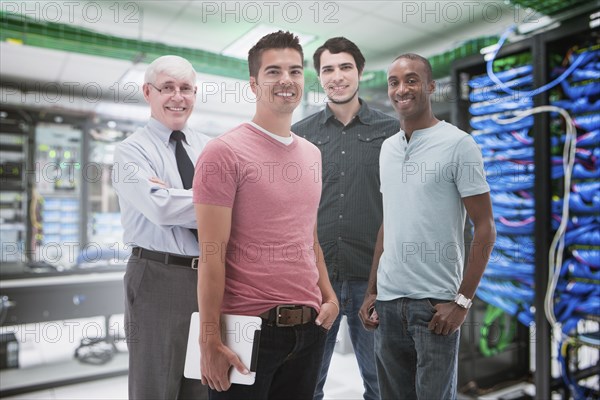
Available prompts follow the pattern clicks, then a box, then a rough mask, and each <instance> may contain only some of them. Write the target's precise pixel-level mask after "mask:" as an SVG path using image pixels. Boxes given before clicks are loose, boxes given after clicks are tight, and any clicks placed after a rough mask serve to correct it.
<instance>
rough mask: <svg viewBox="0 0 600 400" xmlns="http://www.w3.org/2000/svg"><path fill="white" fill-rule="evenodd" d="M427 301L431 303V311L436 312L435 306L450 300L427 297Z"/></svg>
mask: <svg viewBox="0 0 600 400" xmlns="http://www.w3.org/2000/svg"><path fill="white" fill-rule="evenodd" d="M425 301H426V302H427V304H428V305H429V307H431V312H432V313H434V314H435V312H436V309H435V306H436V305H438V304H441V303H447V302H448V300H438V299H431V298H428V299H425Z"/></svg>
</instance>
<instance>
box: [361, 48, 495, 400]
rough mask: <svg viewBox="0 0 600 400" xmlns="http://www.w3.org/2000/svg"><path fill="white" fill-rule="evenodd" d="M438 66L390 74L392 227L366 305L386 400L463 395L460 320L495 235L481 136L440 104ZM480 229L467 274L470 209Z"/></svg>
mask: <svg viewBox="0 0 600 400" xmlns="http://www.w3.org/2000/svg"><path fill="white" fill-rule="evenodd" d="M434 91H435V81H433V80H432V72H431V65H430V64H429V62H428V61H427V59H425V58H423V57H421V56H419V55H416V54H403V55H401V56H399V57H398V58H396V60H394V62H393V63H392V65H391V66H390V68H389V70H388V96H389V98H390V100H391V102H392V105H393V106H394V108H395V109H396V111H397V112H398V115H399V117H400V128H401V129H400V132H399V133H398V134H396V135H394V136H392V137H391V138H389V139H387V140H386V141H385V142H384V143H383V145H382V148H381V155H380V159H379V162H380V175H381V193H382V196H383V225H382V227H381V229H380V232H379V235H378V239H377V245H376V249H375V255H374V259H373V267H372V270H371V276H370V278H369V287H368V289H367V294H366V295H365V300H364V302H363V305H362V307H361V309H360V312H359V314H360V318H361V320H362V321H363V325H364V326H365V328H367V329H375V354H376V364H377V375H378V380H379V386H380V391H381V398H385V399H387V398H390V399H391V398H402V399H416V398H427V399H430V398H431V399H455V398H456V381H457V379H456V375H457V365H458V344H459V335H460V326H461V325H462V324H463V322H464V321H465V319H466V316H467V313H468V309H469V307H470V306H471V299H472V298H473V296H474V294H475V291H476V289H477V286H478V285H479V281H480V279H481V276H482V275H483V271H484V270H485V266H486V265H487V262H488V259H489V255H490V253H491V250H492V247H493V245H494V241H495V238H496V231H495V227H494V219H493V215H492V205H491V201H490V196H489V191H490V189H489V186H488V184H487V182H486V180H485V175H484V172H483V159H482V156H481V152H480V150H479V149H478V147H477V145H476V144H475V142H474V141H473V139H472V138H471V137H470V136H469V135H468V134H467V133H465V132H463V131H461V130H459V129H458V128H456V127H455V126H453V125H451V124H449V123H447V122H444V121H439V120H438V119H437V118H436V117H435V116H434V115H433V112H432V110H431V100H430V95H431V94H432V93H433V92H434ZM467 214H468V216H469V218H470V219H471V220H472V222H473V225H474V228H475V230H474V237H473V243H472V246H471V249H470V253H469V255H468V262H467V266H466V269H465V274H464V277H463V265H464V258H465V251H464V240H463V231H464V226H465V220H466V215H467Z"/></svg>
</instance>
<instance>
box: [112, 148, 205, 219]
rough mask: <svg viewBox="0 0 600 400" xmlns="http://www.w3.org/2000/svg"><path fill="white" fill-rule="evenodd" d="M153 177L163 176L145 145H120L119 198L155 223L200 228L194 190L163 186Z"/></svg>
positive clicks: (116, 171) (116, 170) (116, 177)
mask: <svg viewBox="0 0 600 400" xmlns="http://www.w3.org/2000/svg"><path fill="white" fill-rule="evenodd" d="M151 177H158V178H161V176H160V174H159V173H158V172H157V171H156V168H155V166H154V165H153V162H152V160H150V159H149V157H148V155H147V154H146V152H144V151H143V150H142V149H141V147H139V146H137V145H133V144H129V143H121V144H120V145H119V146H117V148H116V150H115V158H114V164H113V171H112V184H113V188H114V189H115V191H116V193H117V195H118V196H119V198H120V199H121V200H122V201H124V202H125V203H126V204H127V205H128V206H130V207H132V208H134V209H136V210H137V211H138V212H140V213H141V214H142V215H143V216H144V217H146V218H147V219H148V220H149V221H151V222H152V223H153V224H155V225H161V226H181V227H185V228H196V215H195V212H194V205H193V203H192V191H191V190H185V189H172V188H170V189H165V188H162V187H160V186H158V185H156V184H154V183H152V182H150V178H151Z"/></svg>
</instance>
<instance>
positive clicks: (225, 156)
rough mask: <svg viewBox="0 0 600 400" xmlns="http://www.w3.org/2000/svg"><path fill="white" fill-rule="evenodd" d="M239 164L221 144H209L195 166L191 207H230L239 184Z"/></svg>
mask: <svg viewBox="0 0 600 400" xmlns="http://www.w3.org/2000/svg"><path fill="white" fill-rule="evenodd" d="M239 167H240V166H239V162H237V157H236V155H235V153H234V152H233V150H232V149H231V148H230V147H229V146H228V145H227V144H226V143H225V142H223V141H222V140H220V139H218V138H217V139H214V140H211V141H210V142H209V143H208V144H207V145H206V147H205V148H204V151H203V152H202V154H200V157H199V158H198V162H197V163H196V171H195V173H194V183H193V186H192V190H193V192H194V197H193V202H194V204H208V205H215V206H223V207H229V208H232V207H233V203H234V202H235V195H236V192H237V189H238V182H239V179H238V178H239Z"/></svg>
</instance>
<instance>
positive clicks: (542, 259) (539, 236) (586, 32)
mask: <svg viewBox="0 0 600 400" xmlns="http://www.w3.org/2000/svg"><path fill="white" fill-rule="evenodd" d="M582 38H585V39H588V40H590V39H592V38H595V39H594V40H596V43H598V32H597V31H594V30H593V29H592V27H590V15H588V14H586V15H581V16H578V17H576V18H573V19H571V20H569V21H565V22H563V23H562V24H561V26H560V27H559V28H558V29H554V30H550V31H547V32H544V33H541V34H538V35H535V36H533V37H531V38H528V39H526V40H522V41H519V42H516V43H513V44H511V45H506V46H504V47H503V48H502V49H501V50H500V52H499V53H498V55H497V58H496V59H502V58H504V57H510V56H514V55H517V54H523V53H529V54H530V56H531V59H532V60H533V63H532V65H533V77H534V80H533V86H534V87H536V88H538V87H541V86H542V85H544V84H546V83H548V82H549V81H550V80H551V69H550V58H551V57H552V56H553V53H556V52H562V53H563V54H564V51H565V49H566V48H568V47H569V46H572V45H573V43H574V41H576V40H578V39H582ZM485 72H486V62H485V60H484V58H483V56H473V57H470V58H467V59H463V60H459V61H457V62H455V63H454V65H453V68H452V80H453V82H454V84H453V87H454V96H455V99H456V102H455V103H454V106H453V109H452V122H453V123H454V124H455V125H457V126H458V127H460V128H461V129H463V130H465V131H467V132H471V130H472V129H471V127H470V124H469V122H470V121H469V120H470V115H469V111H468V107H469V105H470V102H469V100H468V94H469V89H468V87H467V85H466V81H467V80H468V79H470V78H471V77H473V76H476V75H482V74H485ZM548 96H549V94H548V93H547V92H546V93H542V94H539V95H536V96H535V97H534V98H533V106H535V107H537V106H542V105H548V104H549V97H548ZM550 123H551V116H550V115H548V114H547V113H543V114H537V115H535V116H534V122H533V127H532V132H533V136H534V141H533V146H534V165H535V173H534V174H535V182H534V189H533V193H534V198H535V227H534V247H535V262H534V267H535V269H534V272H535V276H534V279H535V281H534V287H535V294H534V296H535V300H534V302H533V305H534V307H535V310H538V311H536V312H535V330H532V335H531V341H532V346H534V352H535V357H534V358H535V359H534V360H531V364H532V370H533V382H534V384H535V387H536V398H537V399H548V398H550V397H551V393H552V391H553V390H560V391H561V392H562V393H563V395H564V396H565V397H566V398H567V397H568V391H567V390H565V384H564V383H563V382H562V380H561V379H560V378H556V377H553V376H552V368H551V366H552V363H551V357H552V356H551V355H552V348H551V344H552V335H551V333H552V332H551V326H550V324H549V323H548V321H547V320H546V317H545V315H544V312H543V310H544V300H545V299H544V297H545V291H546V287H547V284H548V279H549V271H548V253H549V250H550V244H551V242H552V237H553V234H554V231H553V227H552V202H551V199H552V196H553V194H556V193H553V181H552V175H551V171H552V165H551V155H552V144H551V140H550V137H549V134H548V132H549V127H550ZM472 317H473V316H471V318H472ZM523 328H524V327H523V326H521V327H520V329H521V330H523ZM515 340H516V341H517V342H518V341H523V340H525V341H527V342H528V341H529V338H528V336H526V335H525V334H524V333H522V334H521V335H519V334H517V336H516V339H515ZM521 343H522V344H523V346H525V345H526V343H525V342H521ZM521 355H522V356H524V354H523V353H521ZM472 356H473V357H474V359H473V360H471V362H473V363H474V364H479V365H481V366H485V365H486V364H489V362H490V361H489V360H486V359H483V358H482V357H481V356H476V355H472ZM521 365H526V363H523V364H521ZM518 368H519V367H518ZM598 368H599V367H598V364H597V363H596V365H595V366H592V367H590V368H588V369H586V370H584V371H576V373H575V375H577V377H578V378H584V377H586V376H587V377H589V376H590V374H594V373H597V371H598ZM519 371H521V372H522V373H523V374H522V377H523V378H527V375H528V374H527V372H526V371H524V370H523V368H522V367H521V368H519ZM594 371H595V372H594Z"/></svg>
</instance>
